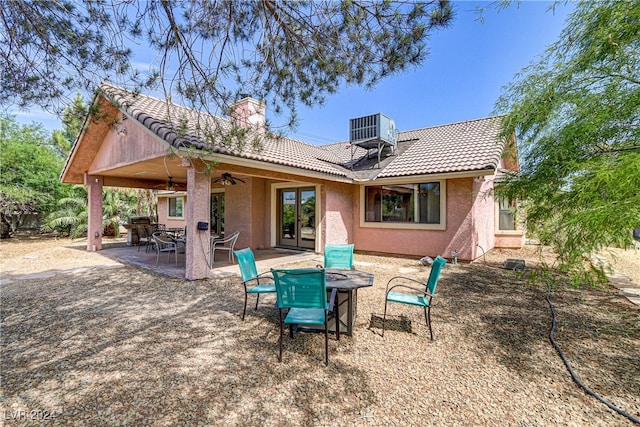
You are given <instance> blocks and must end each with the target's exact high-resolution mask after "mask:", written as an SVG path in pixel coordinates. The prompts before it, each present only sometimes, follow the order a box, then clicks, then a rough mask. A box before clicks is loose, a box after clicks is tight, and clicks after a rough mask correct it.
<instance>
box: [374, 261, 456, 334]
mask: <svg viewBox="0 0 640 427" xmlns="http://www.w3.org/2000/svg"><path fill="white" fill-rule="evenodd" d="M446 263H447V260H445V259H444V258H442V257H441V256H437V257H436V259H435V260H434V261H433V265H432V266H431V273H429V278H428V279H427V283H426V284H425V283H422V282H420V281H418V280H415V279H412V278H410V277H404V276H395V277H392V278H391V279H390V280H389V282H387V288H386V291H385V300H384V316H383V318H382V336H383V337H384V323H385V320H386V319H387V303H388V302H395V303H399V304H409V305H415V306H418V307H422V308H423V309H424V320H425V321H426V323H427V326H429V333H430V334H431V341H433V330H432V329H431V300H432V298H433V296H434V295H435V293H436V287H437V285H438V279H439V278H440V271H441V270H442V267H443V266H444V265H445V264H446ZM398 281H400V283H397V284H394V285H393V286H391V284H392V282H394V283H395V282H398ZM407 282H408V284H407ZM415 284H418V285H422V286H420V287H417V286H415ZM396 288H403V289H408V290H410V291H412V293H408V292H397V291H394V289H396Z"/></svg>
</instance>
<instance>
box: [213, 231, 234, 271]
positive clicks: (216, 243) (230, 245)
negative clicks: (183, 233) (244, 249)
mask: <svg viewBox="0 0 640 427" xmlns="http://www.w3.org/2000/svg"><path fill="white" fill-rule="evenodd" d="M239 235H240V232H239V231H234V232H233V233H231V234H230V235H229V236H228V237H225V238H222V239H220V238H216V239H212V240H211V258H210V259H209V264H210V266H211V268H213V262H214V259H215V253H216V250H219V251H228V252H229V262H230V263H233V261H234V259H235V258H234V254H233V252H234V249H235V246H236V241H237V240H238V236H239Z"/></svg>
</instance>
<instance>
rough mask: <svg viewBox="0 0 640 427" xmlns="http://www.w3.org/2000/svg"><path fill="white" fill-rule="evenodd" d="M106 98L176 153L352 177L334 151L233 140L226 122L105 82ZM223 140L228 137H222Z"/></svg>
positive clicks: (260, 139)
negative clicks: (217, 155)
mask: <svg viewBox="0 0 640 427" xmlns="http://www.w3.org/2000/svg"><path fill="white" fill-rule="evenodd" d="M100 88H101V90H102V92H103V93H104V94H105V96H106V97H107V98H109V99H110V100H111V101H112V102H113V103H115V104H116V105H117V106H118V107H119V108H121V109H122V110H124V111H126V112H127V113H128V114H129V115H130V116H132V117H133V118H134V119H135V120H137V121H138V122H140V123H141V124H142V125H143V126H145V127H146V128H147V129H149V130H150V131H151V132H153V133H155V134H156V135H157V136H158V137H160V138H162V139H163V140H165V141H166V142H167V143H169V144H171V145H172V146H174V147H176V148H178V149H188V148H191V147H193V148H197V149H201V150H208V151H210V152H213V153H220V154H228V155H232V156H236V157H241V158H247V159H252V160H259V161H264V162H268V163H274V164H280V165H285V166H292V167H296V168H301V169H306V170H310V171H315V172H322V173H327V174H330V175H337V176H343V177H344V176H348V175H349V171H348V170H346V169H344V168H343V167H342V166H341V163H342V162H341V161H340V159H339V158H338V157H337V156H336V155H335V154H334V153H332V152H330V151H327V150H323V149H322V148H320V147H316V146H314V145H310V144H307V143H304V142H301V141H297V140H294V139H291V138H287V137H282V136H276V135H268V136H267V135H262V134H258V133H249V134H248V135H247V137H246V138H245V139H244V140H240V141H244V142H240V143H238V141H239V140H238V139H234V138H233V131H232V129H233V126H232V124H231V122H230V121H229V120H228V119H225V118H222V117H217V116H214V115H211V114H208V113H205V112H201V111H197V110H193V109H190V108H187V107H184V106H180V105H176V104H172V103H167V101H166V100H161V99H158V98H154V97H151V96H148V95H143V94H137V93H134V92H130V91H127V90H125V89H122V88H119V87H116V86H113V85H110V84H107V83H103V84H102V85H101V86H100ZM221 135H226V136H227V137H225V138H221V137H220V136H221Z"/></svg>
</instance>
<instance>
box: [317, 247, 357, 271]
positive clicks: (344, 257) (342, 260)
mask: <svg viewBox="0 0 640 427" xmlns="http://www.w3.org/2000/svg"><path fill="white" fill-rule="evenodd" d="M324 268H345V269H349V270H351V269H353V244H340V243H329V244H326V245H325V246H324Z"/></svg>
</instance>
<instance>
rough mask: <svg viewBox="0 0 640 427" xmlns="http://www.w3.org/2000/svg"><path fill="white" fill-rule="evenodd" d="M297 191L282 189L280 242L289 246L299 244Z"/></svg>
mask: <svg viewBox="0 0 640 427" xmlns="http://www.w3.org/2000/svg"><path fill="white" fill-rule="evenodd" d="M297 196H298V194H297V191H296V190H281V191H280V200H279V205H280V206H279V207H280V215H279V217H280V224H279V229H280V244H281V245H287V246H298V227H297V223H298V213H297V206H298V202H297V200H298V199H297Z"/></svg>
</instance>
